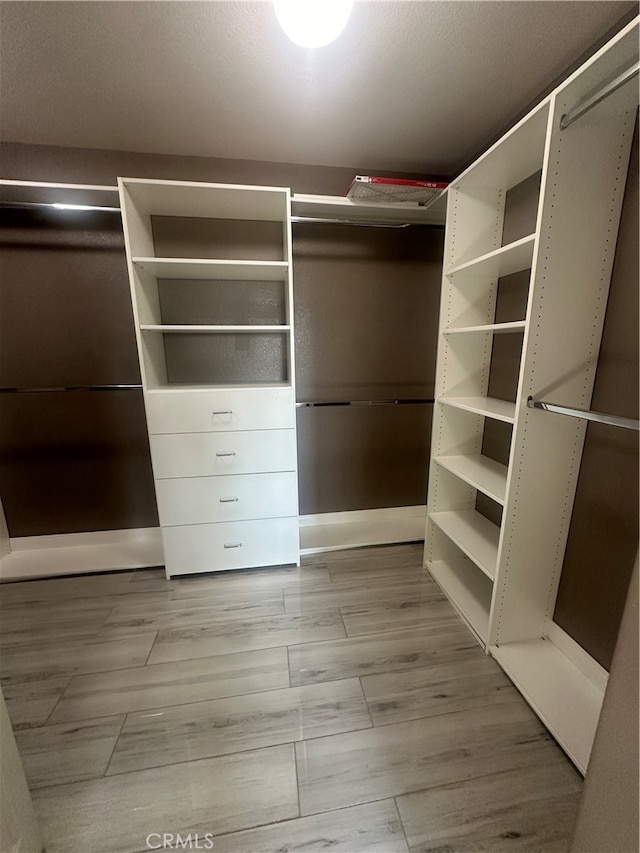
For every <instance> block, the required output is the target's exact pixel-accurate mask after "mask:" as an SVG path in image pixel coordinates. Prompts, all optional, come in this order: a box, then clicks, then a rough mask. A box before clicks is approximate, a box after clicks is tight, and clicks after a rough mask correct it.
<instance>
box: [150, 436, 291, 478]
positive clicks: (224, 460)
mask: <svg viewBox="0 0 640 853" xmlns="http://www.w3.org/2000/svg"><path fill="white" fill-rule="evenodd" d="M149 441H150V443H151V459H152V461H153V472H154V475H155V478H156V480H163V479H166V478H168V477H210V476H216V475H219V474H260V473H269V472H273V471H295V470H296V468H297V457H296V433H295V430H293V429H275V430H257V431H256V432H227V433H216V432H193V433H178V434H176V435H151V436H149Z"/></svg>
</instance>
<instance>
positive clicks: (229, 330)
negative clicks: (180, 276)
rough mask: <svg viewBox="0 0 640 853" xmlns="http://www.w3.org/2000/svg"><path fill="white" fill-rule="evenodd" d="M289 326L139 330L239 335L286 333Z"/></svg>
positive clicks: (145, 329)
mask: <svg viewBox="0 0 640 853" xmlns="http://www.w3.org/2000/svg"><path fill="white" fill-rule="evenodd" d="M290 328H291V327H290V326H198V325H196V324H189V325H179V326H177V325H166V326H152V325H142V326H140V329H141V330H142V331H143V332H162V333H163V334H166V333H169V334H171V333H180V334H191V333H194V332H199V333H201V334H202V333H204V334H213V335H216V334H223V333H224V334H227V333H233V334H236V333H239V334H250V333H254V334H255V333H256V332H261V333H264V332H288V331H289V329H290Z"/></svg>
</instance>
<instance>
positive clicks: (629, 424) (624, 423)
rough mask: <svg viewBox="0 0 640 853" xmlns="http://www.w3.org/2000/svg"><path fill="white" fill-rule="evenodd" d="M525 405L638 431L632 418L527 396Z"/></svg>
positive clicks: (638, 425)
mask: <svg viewBox="0 0 640 853" xmlns="http://www.w3.org/2000/svg"><path fill="white" fill-rule="evenodd" d="M527 406H528V407H529V408H530V409H542V411H544V412H555V413H556V414H558V415H568V416H569V417H570V418H581V419H582V420H585V421H594V422H595V423H598V424H609V426H617V427H622V429H634V430H636V431H640V421H637V420H634V419H633V418H621V417H618V415H605V414H603V413H602V412H585V411H583V410H582V409H572V408H570V407H569V406H558V405H557V404H556V403H545V402H544V401H543V400H535V399H534V398H533V397H529V399H528V400H527Z"/></svg>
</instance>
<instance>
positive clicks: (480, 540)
mask: <svg viewBox="0 0 640 853" xmlns="http://www.w3.org/2000/svg"><path fill="white" fill-rule="evenodd" d="M429 518H431V520H432V521H433V522H434V524H437V526H438V527H439V528H440V530H442V532H443V533H446V535H447V536H448V537H449V539H451V541H452V542H454V543H455V544H456V545H457V546H458V548H460V550H461V551H463V552H464V553H465V554H466V555H467V557H469V559H470V560H473V562H474V563H475V564H476V566H478V568H480V569H482V571H483V572H484V573H485V574H486V575H487V577H489V578H491V579H492V580H493V578H494V577H495V574H496V566H497V563H498V540H499V538H500V528H499V527H497V526H496V525H495V524H493V522H491V521H489V519H487V518H485V517H484V516H483V515H480V513H479V512H476V510H475V509H465V510H447V511H446V512H432V513H430V514H429Z"/></svg>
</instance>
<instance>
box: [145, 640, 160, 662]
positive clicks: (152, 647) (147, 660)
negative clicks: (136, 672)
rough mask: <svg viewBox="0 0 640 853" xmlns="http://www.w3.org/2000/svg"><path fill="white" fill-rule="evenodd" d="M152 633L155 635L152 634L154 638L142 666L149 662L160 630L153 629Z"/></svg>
mask: <svg viewBox="0 0 640 853" xmlns="http://www.w3.org/2000/svg"><path fill="white" fill-rule="evenodd" d="M154 633H155V636H154V638H153V640H152V642H151V645H150V647H149V653H148V654H147V657H146V659H145V662H144V664H143V667H146V666H147V664H148V663H149V658H150V657H151V654H152V653H153V649H154V647H155V644H156V643H157V642H158V635H159V634H160V631H155V632H154Z"/></svg>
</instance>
